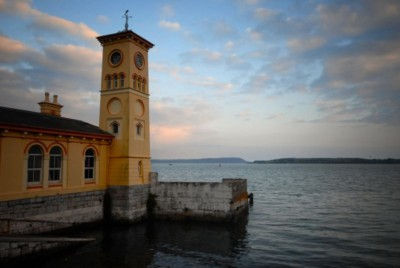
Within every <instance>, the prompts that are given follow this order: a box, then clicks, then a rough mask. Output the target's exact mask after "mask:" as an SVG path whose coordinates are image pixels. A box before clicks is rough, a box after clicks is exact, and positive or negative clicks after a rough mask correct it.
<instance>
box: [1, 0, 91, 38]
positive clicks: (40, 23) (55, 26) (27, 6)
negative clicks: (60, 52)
mask: <svg viewBox="0 0 400 268" xmlns="http://www.w3.org/2000/svg"><path fill="white" fill-rule="evenodd" d="M0 12H6V13H11V14H18V15H23V16H24V17H30V18H31V19H32V20H33V25H34V26H36V27H38V28H40V29H45V30H51V31H61V32H67V33H68V34H71V35H74V36H78V37H80V38H82V39H84V40H88V41H90V42H95V41H96V40H95V37H96V36H98V33H97V32H96V31H94V30H93V29H91V28H90V27H89V26H87V25H86V24H84V23H75V22H72V21H69V20H66V19H63V18H60V17H56V16H52V15H49V14H46V13H43V12H41V11H39V10H37V9H34V8H32V7H31V1H29V0H0Z"/></svg>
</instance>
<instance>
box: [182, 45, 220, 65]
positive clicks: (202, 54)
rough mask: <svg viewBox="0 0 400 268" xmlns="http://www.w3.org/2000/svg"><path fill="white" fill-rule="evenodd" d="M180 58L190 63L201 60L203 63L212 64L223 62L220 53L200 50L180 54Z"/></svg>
mask: <svg viewBox="0 0 400 268" xmlns="http://www.w3.org/2000/svg"><path fill="white" fill-rule="evenodd" d="M180 56H181V58H182V59H183V60H184V61H186V62H191V61H193V60H195V59H201V60H202V61H203V62H204V63H210V64H213V63H217V62H222V60H223V55H222V53H220V52H218V51H212V50H208V49H200V48H194V49H192V50H190V51H187V52H184V53H182V54H181V55H180Z"/></svg>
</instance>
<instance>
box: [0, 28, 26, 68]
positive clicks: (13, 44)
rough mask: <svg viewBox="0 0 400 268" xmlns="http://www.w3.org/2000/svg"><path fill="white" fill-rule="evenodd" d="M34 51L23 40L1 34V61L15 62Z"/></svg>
mask: <svg viewBox="0 0 400 268" xmlns="http://www.w3.org/2000/svg"><path fill="white" fill-rule="evenodd" d="M29 52H32V49H30V48H29V47H27V46H26V45H25V44H23V43H22V42H19V41H17V40H13V39H10V38H8V37H6V36H2V35H0V59H1V62H15V61H17V60H20V59H23V58H24V57H26V56H28V55H29Z"/></svg>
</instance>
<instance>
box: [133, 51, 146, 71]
mask: <svg viewBox="0 0 400 268" xmlns="http://www.w3.org/2000/svg"><path fill="white" fill-rule="evenodd" d="M135 65H136V67H138V68H139V69H142V68H143V66H144V57H143V55H142V54H141V53H139V52H138V53H136V55H135Z"/></svg>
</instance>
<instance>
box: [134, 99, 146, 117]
mask: <svg viewBox="0 0 400 268" xmlns="http://www.w3.org/2000/svg"><path fill="white" fill-rule="evenodd" d="M143 113H144V105H143V102H142V101H141V100H136V103H135V114H136V115H137V116H142V115H143Z"/></svg>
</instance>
